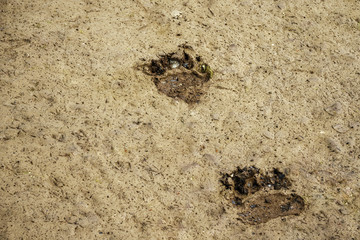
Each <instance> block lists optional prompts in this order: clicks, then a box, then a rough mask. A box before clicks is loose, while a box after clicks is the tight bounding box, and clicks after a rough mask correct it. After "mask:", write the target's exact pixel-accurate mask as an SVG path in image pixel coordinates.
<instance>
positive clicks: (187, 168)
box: [181, 162, 200, 173]
mask: <svg viewBox="0 0 360 240" xmlns="http://www.w3.org/2000/svg"><path fill="white" fill-rule="evenodd" d="M199 166H200V165H199V164H198V163H196V162H193V163H190V164H187V165H185V166H183V167H182V168H181V172H182V173H186V172H189V171H191V170H192V169H194V168H196V167H199Z"/></svg>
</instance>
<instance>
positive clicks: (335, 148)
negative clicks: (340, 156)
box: [326, 138, 341, 153]
mask: <svg viewBox="0 0 360 240" xmlns="http://www.w3.org/2000/svg"><path fill="white" fill-rule="evenodd" d="M326 141H327V145H328V148H329V149H330V151H332V152H336V153H339V152H341V145H340V143H338V142H337V141H335V140H334V139H332V138H328V139H327V140H326Z"/></svg>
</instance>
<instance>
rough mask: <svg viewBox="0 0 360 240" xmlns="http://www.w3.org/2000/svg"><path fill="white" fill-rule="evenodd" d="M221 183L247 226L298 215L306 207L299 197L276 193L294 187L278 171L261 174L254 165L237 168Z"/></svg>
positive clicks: (221, 180)
mask: <svg viewBox="0 0 360 240" xmlns="http://www.w3.org/2000/svg"><path fill="white" fill-rule="evenodd" d="M220 182H221V183H222V185H223V186H224V187H225V190H224V191H223V194H224V195H225V196H226V197H227V198H228V199H230V200H231V202H232V204H233V205H235V206H236V207H237V208H239V210H240V212H239V213H238V215H239V218H238V219H239V220H241V221H242V222H244V223H247V224H259V223H265V222H267V221H269V220H271V219H274V218H277V217H282V216H289V215H299V214H300V213H301V212H302V211H303V210H304V208H305V202H304V199H303V198H302V197H300V196H299V195H297V194H294V193H292V194H283V193H279V192H276V191H279V190H281V189H283V190H287V189H289V187H291V182H290V180H289V179H288V178H287V177H286V175H285V174H284V173H282V172H280V171H279V170H278V169H276V168H274V169H273V170H272V171H271V172H269V173H262V171H261V170H260V169H258V168H256V167H254V166H251V167H245V168H240V167H238V168H237V169H236V170H235V171H233V172H232V173H230V174H228V173H225V174H222V177H221V179H220Z"/></svg>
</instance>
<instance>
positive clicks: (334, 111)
mask: <svg viewBox="0 0 360 240" xmlns="http://www.w3.org/2000/svg"><path fill="white" fill-rule="evenodd" d="M325 111H326V112H327V113H328V114H330V115H333V116H334V115H338V114H340V113H341V112H342V106H341V104H340V103H339V102H336V103H334V104H333V105H331V106H329V107H327V108H325Z"/></svg>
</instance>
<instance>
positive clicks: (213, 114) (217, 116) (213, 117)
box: [210, 113, 220, 120]
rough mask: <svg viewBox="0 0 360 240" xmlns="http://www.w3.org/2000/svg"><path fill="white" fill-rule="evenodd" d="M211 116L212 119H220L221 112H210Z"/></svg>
mask: <svg viewBox="0 0 360 240" xmlns="http://www.w3.org/2000/svg"><path fill="white" fill-rule="evenodd" d="M210 117H211V120H219V119H220V116H219V114H216V113H212V114H210Z"/></svg>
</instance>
